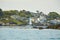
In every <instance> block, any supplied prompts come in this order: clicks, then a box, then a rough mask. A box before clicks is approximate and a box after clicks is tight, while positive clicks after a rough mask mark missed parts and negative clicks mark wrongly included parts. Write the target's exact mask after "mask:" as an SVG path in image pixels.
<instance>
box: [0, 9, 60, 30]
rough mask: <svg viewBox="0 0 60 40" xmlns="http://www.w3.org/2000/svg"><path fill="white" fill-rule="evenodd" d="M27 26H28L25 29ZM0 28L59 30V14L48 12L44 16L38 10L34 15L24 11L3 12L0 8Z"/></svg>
mask: <svg viewBox="0 0 60 40" xmlns="http://www.w3.org/2000/svg"><path fill="white" fill-rule="evenodd" d="M27 25H30V26H29V27H27ZM45 26H46V27H45ZM1 27H11V28H13V27H16V28H18V27H21V28H26V29H29V28H32V29H60V14H59V13H57V12H49V13H48V15H46V14H44V13H43V12H39V11H38V10H37V11H36V13H34V12H30V11H26V10H20V11H18V10H8V11H3V10H2V9H1V8H0V28H1Z"/></svg>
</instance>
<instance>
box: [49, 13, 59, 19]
mask: <svg viewBox="0 0 60 40" xmlns="http://www.w3.org/2000/svg"><path fill="white" fill-rule="evenodd" d="M48 16H49V17H50V19H56V18H57V17H59V14H58V13H57V12H49V14H48Z"/></svg>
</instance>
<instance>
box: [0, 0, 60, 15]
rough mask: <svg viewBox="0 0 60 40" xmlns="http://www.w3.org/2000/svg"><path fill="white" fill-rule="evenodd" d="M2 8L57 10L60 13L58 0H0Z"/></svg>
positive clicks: (59, 1)
mask: <svg viewBox="0 0 60 40" xmlns="http://www.w3.org/2000/svg"><path fill="white" fill-rule="evenodd" d="M0 8H1V9H3V10H23V9H24V10H27V11H31V12H36V10H39V11H40V12H41V11H42V12H44V13H45V14H48V13H49V12H57V13H59V14H60V0H0Z"/></svg>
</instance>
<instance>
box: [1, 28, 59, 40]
mask: <svg viewBox="0 0 60 40" xmlns="http://www.w3.org/2000/svg"><path fill="white" fill-rule="evenodd" d="M0 40H60V30H53V29H42V30H38V29H18V28H16V29H14V28H0Z"/></svg>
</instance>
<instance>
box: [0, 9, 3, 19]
mask: <svg viewBox="0 0 60 40" xmlns="http://www.w3.org/2000/svg"><path fill="white" fill-rule="evenodd" d="M2 16H3V11H2V9H0V18H1V17H2Z"/></svg>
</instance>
